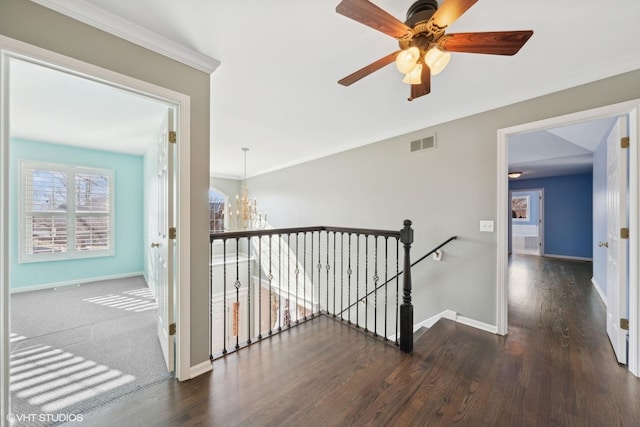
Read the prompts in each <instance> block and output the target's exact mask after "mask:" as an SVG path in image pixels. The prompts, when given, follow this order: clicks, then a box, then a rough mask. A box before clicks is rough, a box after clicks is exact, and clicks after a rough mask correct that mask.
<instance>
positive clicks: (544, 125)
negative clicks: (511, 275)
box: [496, 99, 640, 376]
mask: <svg viewBox="0 0 640 427" xmlns="http://www.w3.org/2000/svg"><path fill="white" fill-rule="evenodd" d="M625 114H628V115H629V130H630V133H629V137H630V140H631V144H630V151H629V155H630V156H631V161H630V162H629V164H630V167H629V178H630V179H629V236H630V239H629V260H630V263H629V362H628V368H629V371H630V372H631V373H632V374H633V375H635V376H640V318H639V313H638V310H639V308H640V289H639V288H638V287H639V283H640V269H639V265H640V244H639V239H638V236H639V234H638V233H639V232H640V229H639V227H640V220H639V218H638V215H639V214H640V191H639V189H640V171H639V166H638V165H639V163H640V150H638V146H637V144H638V136H639V135H638V132H639V129H638V127H639V126H640V99H635V100H632V101H626V102H621V103H618V104H613V105H608V106H604V107H599V108H594V109H591V110H587V111H580V112H576V113H571V114H566V115H563V116H558V117H552V118H549V119H544V120H539V121H536V122H531V123H524V124H521V125H516V126H512V127H508V128H504V129H498V131H497V144H498V150H497V151H498V152H497V154H498V156H497V157H498V159H497V160H498V164H497V176H498V179H497V189H498V193H497V210H498V212H497V213H498V222H497V231H498V236H497V237H498V240H497V249H496V250H497V254H496V258H497V267H496V268H497V271H496V274H497V281H496V288H497V290H496V326H497V330H498V333H499V334H501V335H503V334H506V332H507V328H508V320H507V310H508V298H507V295H508V287H507V283H508V282H507V277H508V271H507V268H508V258H507V240H506V234H507V233H506V228H507V218H506V213H507V209H508V198H507V195H508V178H507V171H508V166H509V160H508V159H509V157H508V152H509V147H508V145H509V144H508V138H509V136H511V135H517V134H522V133H526V132H531V131H538V130H544V129H548V128H552V127H558V126H563V125H570V124H576V123H581V122H585V121H589V120H596V119H602V118H608V117H613V116H619V115H625ZM547 256H548V255H547Z"/></svg>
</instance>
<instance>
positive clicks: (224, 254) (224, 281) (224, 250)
mask: <svg viewBox="0 0 640 427" xmlns="http://www.w3.org/2000/svg"><path fill="white" fill-rule="evenodd" d="M222 276H223V277H222V354H223V355H224V354H227V314H228V313H227V239H223V240H222Z"/></svg>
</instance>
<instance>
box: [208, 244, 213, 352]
mask: <svg viewBox="0 0 640 427" xmlns="http://www.w3.org/2000/svg"><path fill="white" fill-rule="evenodd" d="M209 360H213V238H212V237H211V236H209Z"/></svg>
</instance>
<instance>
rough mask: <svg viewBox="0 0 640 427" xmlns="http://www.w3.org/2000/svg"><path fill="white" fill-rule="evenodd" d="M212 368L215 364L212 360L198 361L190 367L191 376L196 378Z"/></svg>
mask: <svg viewBox="0 0 640 427" xmlns="http://www.w3.org/2000/svg"><path fill="white" fill-rule="evenodd" d="M212 370H213V366H212V365H211V362H210V361H209V360H205V361H204V362H202V363H198V364H197V365H194V366H192V367H191V368H190V371H189V378H195V377H197V376H199V375H202V374H206V373H207V372H209V371H212Z"/></svg>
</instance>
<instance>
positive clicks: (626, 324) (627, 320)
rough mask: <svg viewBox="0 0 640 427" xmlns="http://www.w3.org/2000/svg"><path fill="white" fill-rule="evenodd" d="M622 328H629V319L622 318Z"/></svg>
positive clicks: (626, 329)
mask: <svg viewBox="0 0 640 427" xmlns="http://www.w3.org/2000/svg"><path fill="white" fill-rule="evenodd" d="M620 329H624V330H625V331H628V330H629V319H620Z"/></svg>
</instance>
